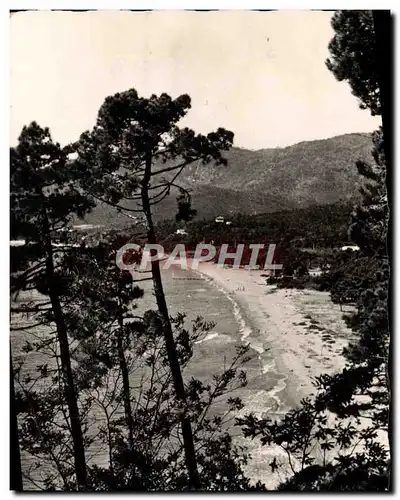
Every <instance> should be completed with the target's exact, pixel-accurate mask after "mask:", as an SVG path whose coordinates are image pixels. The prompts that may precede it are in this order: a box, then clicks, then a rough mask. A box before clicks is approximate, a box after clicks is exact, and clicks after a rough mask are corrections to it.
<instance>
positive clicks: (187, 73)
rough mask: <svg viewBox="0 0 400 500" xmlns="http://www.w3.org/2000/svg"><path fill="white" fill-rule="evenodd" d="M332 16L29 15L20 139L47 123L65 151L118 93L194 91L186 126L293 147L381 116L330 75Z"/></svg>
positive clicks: (16, 119)
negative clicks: (28, 128) (29, 127)
mask: <svg viewBox="0 0 400 500" xmlns="http://www.w3.org/2000/svg"><path fill="white" fill-rule="evenodd" d="M331 16H332V13H330V12H316V11H313V12H311V11H279V12H251V11H221V12H202V13H200V12H184V11H175V12H174V11H172V12H171V11H165V12H162V11H158V12H142V13H132V12H115V11H99V12H84V13H72V12H49V11H41V12H40V11H39V12H23V13H18V14H14V15H13V16H12V17H11V20H10V51H11V52H10V65H11V81H10V98H11V125H10V127H11V129H10V133H11V143H12V144H15V143H16V140H17V137H18V135H19V133H20V131H21V128H22V126H23V125H25V124H28V123H29V122H31V121H33V120H36V121H37V122H38V123H39V124H40V125H42V126H48V127H50V130H51V133H52V136H53V138H54V139H55V140H57V141H59V142H61V143H62V144H66V143H68V142H70V141H73V140H76V139H77V138H78V137H79V135H80V133H81V132H83V131H84V130H86V129H89V128H91V127H92V126H93V124H94V122H95V118H96V114H97V111H98V108H99V107H100V105H101V104H102V102H103V100H104V98H105V97H106V96H108V95H111V94H114V93H116V92H119V91H123V90H127V89H129V88H132V87H134V88H136V89H137V91H138V92H139V94H140V95H143V96H150V94H152V93H155V94H159V93H162V92H167V93H168V94H170V95H171V96H172V97H176V96H178V95H179V94H182V93H187V94H189V95H190V96H191V98H192V109H191V110H190V111H189V113H188V115H187V117H186V118H185V120H184V122H183V124H185V125H188V126H190V127H192V128H194V129H195V130H196V131H197V132H203V133H205V132H209V131H211V130H215V129H216V128H217V127H218V126H223V127H225V128H228V129H230V130H232V131H233V132H234V133H235V145H236V146H242V147H247V148H251V149H258V148H266V147H275V146H286V145H289V144H294V143H296V142H300V141H304V140H313V139H320V138H326V137H332V136H335V135H339V134H344V133H349V132H370V131H372V130H374V129H376V128H377V127H378V126H379V123H380V119H379V118H372V117H371V116H370V114H369V112H368V111H362V110H360V109H359V107H358V102H357V99H356V98H355V97H353V96H352V95H351V93H350V87H349V86H348V84H347V83H339V82H337V81H336V80H335V78H334V76H333V75H332V74H331V73H330V72H329V71H328V70H327V69H326V67H325V63H324V61H325V59H326V58H327V57H328V56H329V53H328V48H327V46H328V43H329V41H330V39H331V38H332V36H333V31H332V29H331V26H330V18H331Z"/></svg>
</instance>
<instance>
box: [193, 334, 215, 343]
mask: <svg viewBox="0 0 400 500" xmlns="http://www.w3.org/2000/svg"><path fill="white" fill-rule="evenodd" d="M218 335H219V333H217V332H212V333H209V334H207V335H206V336H205V337H204V339H201V340H196V342H195V344H201V343H202V342H206V341H207V340H212V339H215V337H218Z"/></svg>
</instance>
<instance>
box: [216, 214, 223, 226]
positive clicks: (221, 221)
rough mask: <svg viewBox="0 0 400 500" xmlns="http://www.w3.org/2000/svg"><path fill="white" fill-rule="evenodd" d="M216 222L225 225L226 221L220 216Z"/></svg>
mask: <svg viewBox="0 0 400 500" xmlns="http://www.w3.org/2000/svg"><path fill="white" fill-rule="evenodd" d="M215 222H219V223H222V224H223V223H224V222H225V220H224V218H223V217H222V215H219V216H218V217H215Z"/></svg>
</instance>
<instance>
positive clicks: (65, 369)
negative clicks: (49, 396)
mask: <svg viewBox="0 0 400 500" xmlns="http://www.w3.org/2000/svg"><path fill="white" fill-rule="evenodd" d="M41 196H42V199H43V203H44V208H43V228H44V232H45V249H46V279H47V286H48V290H49V297H50V301H51V306H52V311H53V315H54V322H55V324H56V330H57V339H58V343H59V346H60V358H61V369H62V375H63V382H64V395H65V399H66V401H67V406H68V413H69V418H70V425H71V434H72V441H73V452H74V464H75V474H76V481H77V484H78V489H79V490H81V491H83V490H87V474H86V459H85V447H84V442H83V434H82V427H81V421H80V416H79V410H78V398H77V395H76V390H75V384H74V378H73V375H72V367H71V354H70V349H69V342H68V334H67V328H66V325H65V320H64V315H63V312H62V307H61V302H60V297H59V295H58V290H57V286H56V283H55V279H54V260H53V259H54V256H53V249H52V246H51V234H50V224H49V220H48V217H47V211H46V205H45V198H44V196H43V193H41Z"/></svg>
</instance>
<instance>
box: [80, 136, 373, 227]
mask: <svg viewBox="0 0 400 500" xmlns="http://www.w3.org/2000/svg"><path fill="white" fill-rule="evenodd" d="M370 150H371V135H370V134H361V133H360V134H346V135H341V136H337V137H332V138H330V139H325V140H317V141H307V142H301V143H299V144H295V145H294V146H289V147H286V148H276V149H261V150H257V151H251V150H247V149H241V148H232V149H231V150H230V151H229V152H227V153H226V155H225V156H226V157H227V159H228V166H218V167H216V166H214V165H201V164H198V163H196V164H193V165H191V166H190V167H188V168H187V169H186V171H184V172H182V174H181V176H180V183H181V184H182V185H183V186H184V187H185V188H188V189H190V190H191V192H192V199H193V207H194V208H195V209H196V210H197V213H198V218H207V219H208V218H212V217H214V216H216V215H225V216H229V215H231V214H234V213H244V214H246V213H247V214H251V213H266V212H267V213H268V212H276V211H279V210H287V209H294V208H305V207H308V206H311V205H321V204H322V205H323V204H330V203H335V202H338V201H349V200H354V199H355V197H357V196H358V186H359V175H358V172H357V169H356V165H355V162H356V161H357V160H359V159H363V160H368V159H369V158H370V157H371V154H370ZM171 193H172V194H171V196H169V197H168V198H166V199H165V200H163V202H162V203H160V204H159V205H157V206H155V216H156V219H157V220H161V219H170V218H174V215H175V212H176V193H174V192H173V191H171ZM86 220H87V222H89V223H95V224H106V225H119V223H122V224H126V217H123V216H121V215H118V214H116V213H115V212H114V211H113V210H112V209H110V208H109V207H105V206H102V207H98V208H97V209H96V210H95V211H94V212H93V213H92V214H91V215H89V216H88V217H87V218H86Z"/></svg>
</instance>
